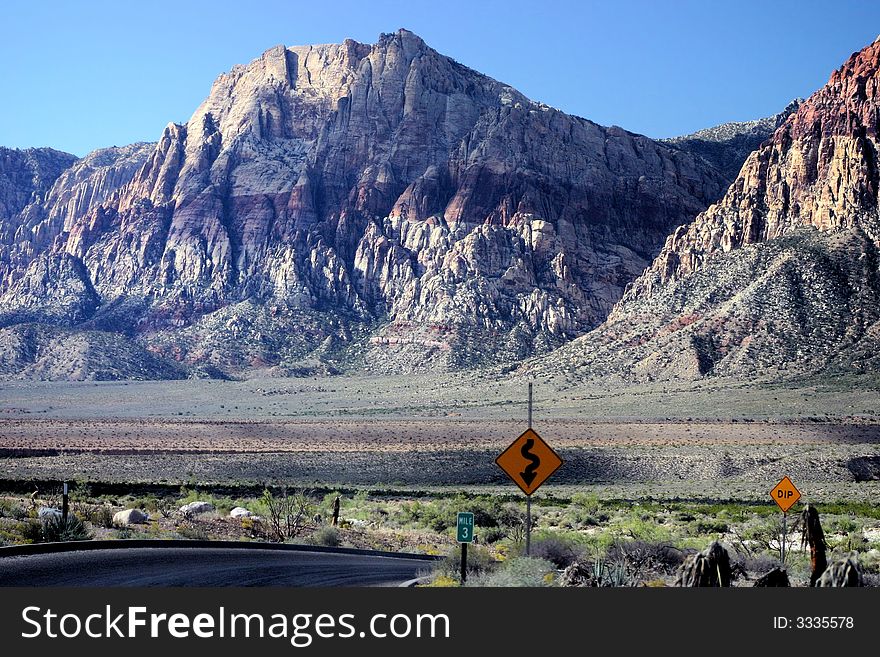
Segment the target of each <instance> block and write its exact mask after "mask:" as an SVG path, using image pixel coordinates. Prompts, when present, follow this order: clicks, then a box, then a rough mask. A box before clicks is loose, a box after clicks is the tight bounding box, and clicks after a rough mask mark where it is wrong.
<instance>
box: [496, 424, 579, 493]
mask: <svg viewBox="0 0 880 657" xmlns="http://www.w3.org/2000/svg"><path fill="white" fill-rule="evenodd" d="M495 463H497V464H498V467H500V468H501V469H502V470H504V471H505V472H506V473H507V475H508V476H509V477H510V478H511V479H513V481H514V483H515V484H516V485H517V486H519V487H520V488H521V489H522V492H523V493H525V494H526V495H531V494H532V493H534V492H535V491H536V490H538V488H540V486H541V484H543V483H544V482H545V481H547V479H548V478H549V477H550V475H552V474H553V473H554V472H556V471H557V470H558V469H559V466H561V465H562V459H561V458H559V455H558V454H557V453H556V452H554V451H553V450H552V449H551V447H550V445H548V444H547V443H545V442H544V440H543V439H542V438H541V436H539V435H538V434H537V433H536V432H535V431H533V430H532V429H527V430H526V432H525V433H524V434H523V435H521V436H520V437H519V438H517V439H516V440H514V441H513V442H512V443H511V444H510V447H508V448H507V449H505V450H504V451H503V452H501V454H499V456H498V458H497V459H495Z"/></svg>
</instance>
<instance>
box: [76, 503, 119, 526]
mask: <svg viewBox="0 0 880 657" xmlns="http://www.w3.org/2000/svg"><path fill="white" fill-rule="evenodd" d="M82 515H83V517H84V518H85V519H86V520H87V521H89V522H90V523H92V524H93V525H94V526H95V527H103V528H104V529H113V509H111V508H110V507H107V506H103V505H96V506H89V507H86V508H85V509H83V510H82Z"/></svg>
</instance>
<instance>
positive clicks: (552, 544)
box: [530, 534, 582, 568]
mask: <svg viewBox="0 0 880 657" xmlns="http://www.w3.org/2000/svg"><path fill="white" fill-rule="evenodd" d="M530 552H531V556H533V557H535V558H537V559H544V560H545V561H549V562H551V563H552V564H553V565H554V566H556V567H557V568H566V567H567V566H570V565H571V564H572V563H573V562H575V561H577V560H578V558H579V557H580V556H581V553H582V550H580V549H578V548H577V547H576V546H575V545H574V543H573V542H572V541H571V540H569V539H567V538H565V537H563V536H559V535H554V534H547V535H544V536H540V537H537V538H534V539H533V540H532V541H531V551H530Z"/></svg>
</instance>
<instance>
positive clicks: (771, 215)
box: [532, 39, 880, 380]
mask: <svg viewBox="0 0 880 657" xmlns="http://www.w3.org/2000/svg"><path fill="white" fill-rule="evenodd" d="M878 122H880V39H878V41H876V42H874V43H873V44H871V45H870V46H868V47H866V48H865V49H863V50H862V51H861V52H858V53H855V54H853V56H852V57H850V59H849V60H847V62H846V63H845V64H844V65H843V66H841V67H840V68H839V69H838V70H836V71H835V72H834V73H833V74H832V75H831V78H830V80H829V81H828V83H827V84H826V85H825V86H824V87H823V88H822V89H820V90H819V91H817V92H816V93H815V94H813V95H812V96H811V97H810V98H809V99H808V100H807V101H805V102H804V103H803V104H802V105H801V106H800V107H799V108H798V110H797V111H796V112H795V113H793V114H792V115H791V116H789V117H788V118H787V119H786V120H785V122H784V123H783V124H782V125H781V126H780V127H779V128H778V129H777V130H776V132H775V133H774V134H773V137H772V138H771V139H770V140H769V141H768V142H766V143H765V144H764V145H763V146H762V147H761V148H759V149H758V150H757V151H755V152H754V153H752V154H751V155H750V156H749V158H748V159H747V160H746V162H745V164H744V165H743V167H742V170H741V171H740V173H739V175H738V176H737V179H736V181H735V182H734V183H733V184H732V185H731V186H730V188H729V189H728V191H727V193H726V194H725V195H724V197H723V198H722V199H721V200H720V201H719V202H718V203H716V204H713V205H712V206H710V207H709V208H708V209H707V210H706V211H705V212H702V213H701V214H700V215H699V216H697V218H696V219H695V220H694V221H693V222H692V223H690V224H688V225H686V226H682V227H680V228H678V229H676V230H675V231H674V232H673V233H672V234H671V235H670V236H669V238H668V239H667V240H666V243H665V245H664V247H663V249H662V250H661V252H660V254H659V255H658V257H657V258H656V259H655V260H654V261H653V263H652V264H651V266H650V267H649V268H648V269H647V270H646V271H645V272H644V273H643V274H642V275H641V276H640V277H639V278H638V279H637V280H636V281H635V282H634V283H633V284H632V285H630V286H629V287H628V289H627V291H626V293H625V294H624V296H623V298H622V299H621V301H620V302H619V303H618V304H617V305H616V306H615V308H614V310H613V311H612V313H611V314H610V316H609V318H608V321H607V322H606V323H605V324H604V325H603V326H602V327H600V328H599V329H598V330H596V331H594V332H592V333H590V334H589V335H587V336H585V337H583V338H580V339H578V340H576V341H574V342H573V343H571V345H569V346H566V347H565V348H563V349H561V350H559V351H558V352H557V353H555V354H554V359H555V360H554V361H552V362H551V361H550V360H549V359H546V360H543V361H539V362H537V363H535V364H534V365H533V367H532V370H533V371H536V372H543V373H550V372H551V371H553V370H554V369H557V368H560V367H561V368H563V369H567V370H569V372H571V373H572V374H573V375H576V376H609V375H619V376H622V377H624V378H632V379H642V380H645V379H659V378H672V377H684V378H695V377H700V376H704V375H709V374H711V375H734V376H742V377H750V378H751V377H754V376H760V375H771V376H776V375H786V374H803V373H817V372H854V371H855V372H858V371H871V370H872V369H876V367H877V365H880V357H878V353H880V323H878V320H880V269H878V267H880V213H878V186H880V174H878V146H880V138H878Z"/></svg>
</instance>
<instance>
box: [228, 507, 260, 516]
mask: <svg viewBox="0 0 880 657" xmlns="http://www.w3.org/2000/svg"><path fill="white" fill-rule="evenodd" d="M253 516H254V514H253V513H251V512H250V511H248V510H247V509H245V508H244V507H243V506H237V507H235V508H234V509H233V510H232V511H230V512H229V517H230V518H253Z"/></svg>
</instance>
